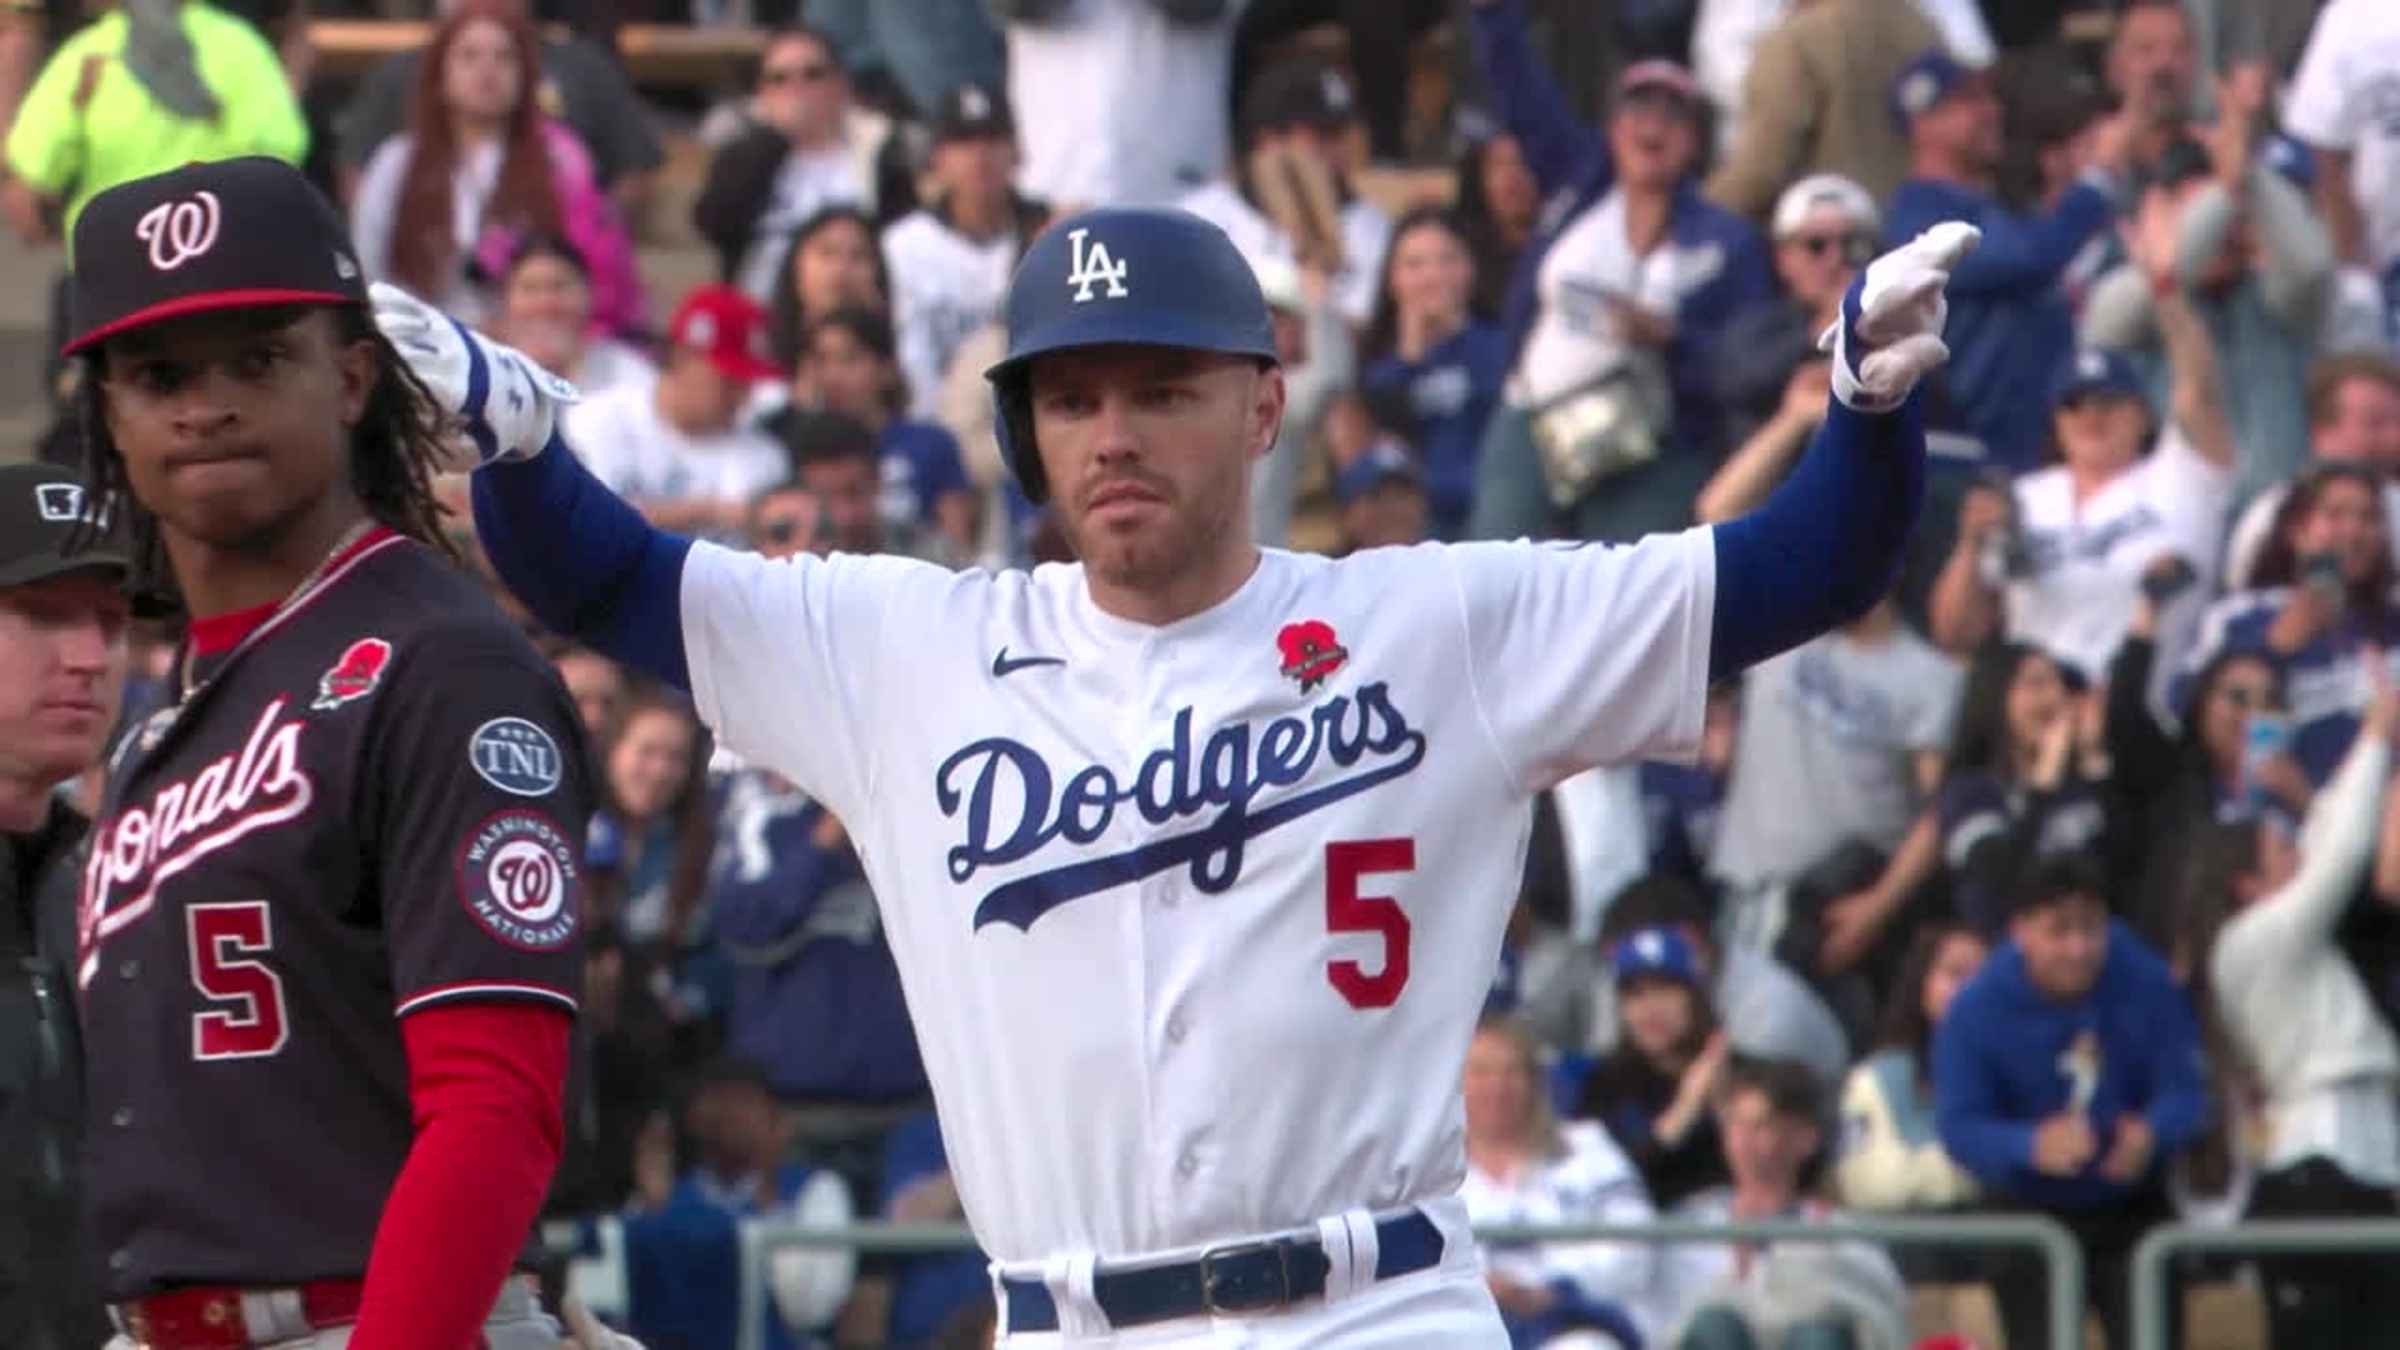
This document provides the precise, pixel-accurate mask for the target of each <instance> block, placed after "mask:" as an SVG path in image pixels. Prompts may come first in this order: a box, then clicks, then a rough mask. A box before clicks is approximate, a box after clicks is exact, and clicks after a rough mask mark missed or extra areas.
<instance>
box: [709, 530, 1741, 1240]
mask: <svg viewBox="0 0 2400 1350" xmlns="http://www.w3.org/2000/svg"><path fill="white" fill-rule="evenodd" d="M1715 578H1716V554H1715V549H1714V543H1713V541H1712V540H1711V538H1710V537H1709V535H1708V534H1707V533H1706V532H1705V531H1700V530H1694V531H1690V532H1686V533H1683V534H1679V535H1669V536H1662V537H1658V538H1653V539H1650V540H1646V541H1644V542H1643V543H1641V544H1639V545H1636V546H1633V547H1631V548H1609V547H1603V546H1597V545H1594V546H1584V547H1569V546H1560V545H1540V544H1530V543H1516V544H1467V545H1457V546H1443V545H1424V546H1420V547H1417V548H1412V549H1393V550H1377V551H1373V552H1368V553H1363V554H1359V555H1355V556H1352V557H1350V558H1347V559H1343V560H1340V561H1335V560H1330V559H1324V558H1316V557H1308V556H1303V555H1298V554H1290V553H1283V552H1280V551H1274V550H1269V551H1267V552H1266V553H1265V554H1264V555H1263V556H1262V560H1261V561H1260V563H1259V566H1258V568H1257V570H1256V571H1255V572H1254V573H1253V574H1252V575H1251V577H1250V578H1249V579H1248V580H1247V581H1246V582H1245V583H1244V584H1243V585H1242V587H1241V588H1240V589H1239V590H1238V591H1236V592H1235V593H1234V594H1233V595H1232V596H1230V597H1228V598H1227V599H1226V600H1224V601H1223V602H1221V603H1220V604H1218V605H1216V606H1215V607H1213V608H1211V609H1209V610H1207V611H1206V612H1204V613H1201V614H1197V615H1194V616H1192V617H1190V618H1187V619H1184V620H1181V621H1179V622H1176V623H1173V624H1169V625H1166V626H1164V627H1152V626H1148V625H1143V624H1138V623H1133V622H1128V621H1126V620H1123V619H1119V618H1116V617H1114V616H1112V615H1109V614H1107V613H1104V612H1102V611H1101V610H1100V609H1099V608H1097V607H1096V606H1095V605H1094V604H1093V603H1092V600H1091V598H1090V594H1089V592H1088V591H1087V589H1086V584H1085V579H1084V575H1083V571H1082V569H1081V568H1080V567H1079V566H1068V565H1051V566H1046V567H1042V568H1039V569H1037V570H1035V571H1033V572H1030V573H1025V572H1010V573H1001V574H996V575H995V574H991V573H985V572H979V571H977V572H963V573H954V572H948V571H944V570H942V569H940V568H937V567H934V566H930V565H927V564H924V563H919V562H914V561H910V560H907V559H900V558H891V557H873V558H859V557H847V556H837V557H834V558H832V559H829V560H828V559H817V558H808V557H803V558H797V559H793V560H789V561H784V562H768V561H765V560H763V559H760V558H757V557H755V556H752V555H747V554H737V553H733V552H730V551H728V550H725V549H721V548H717V547H715V546H712V545H708V544H700V545H696V546H695V547H694V548H693V550H692V552H691V554H690V557H689V559H688V560H687V562H686V563H685V565H684V571H683V582H682V604H683V635H684V641H685V646H686V652H687V656H688V659H689V664H690V671H691V684H692V691H693V694H694V696H695V698H696V700H697V702H698V706H699V710H700V713H701V716H702V717H703V718H704V719H705V720H706V721H707V722H708V724H709V725H710V726H712V727H713V728H715V729H716V731H717V733H718V735H719V736H720V737H722V738H723V740H724V742H725V744H726V745H727V746H729V747H730V748H731V749H732V750H733V751H734V752H735V753H737V754H739V755H740V756H741V757H742V758H743V759H744V760H746V761H748V762H750V763H753V764H756V765H759V766H761V767H764V768H768V769H772V770H774V771H776V772H778V773H780V774H782V775H784V776H785V777H787V778H789V779H791V780H792V781H793V782H794V783H796V784H798V785H799V786H800V787H802V788H803V789H805V790H806V791H808V792H810V793H812V794H814V795H815V796H817V797H819V798H820V799H821V800H823V801H824V802H825V803H826V804H827V806H828V807H829V808H830V809H831V810H833V811H834V812H835V814H836V815H838V816H839V817H840V818H841V819H842V820H843V821H844V822H845V823H846V824H847V825H848V826H849V828H850V833H851V836H852V838H853V839H854V840H855V841H856V843H857V846H858V849H859V854H860V857H861V859H862V860H863V862H864V864H865V867H866V871H867V876H868V879H869V880H870V881H871V882H872V883H873V886H874V889H875V894H876V896H877V899H878V901H879V903H880V904H881V905H882V907H883V916H884V925H885V928H886V931H887V932H888V934H889V936H890V939H891V944H892V950H893V952H894V954H895V955H896V956H897V958H898V961H899V967H900V976H901V982H902V984H903V986H904V988H905V989H906V992H907V995H908V1002H909V1008H910V1010H911V1013H912V1015H913V1016H914V1018H915V1021H916V1027H917V1035H918V1042H919V1045H920V1047H921V1048H922V1050H923V1051H924V1057H925V1067H926V1070H927V1072H928V1074H929V1075H930V1077H931V1079H932V1083H933V1089H934V1096H935V1099H936V1102H937V1104H938V1105H939V1107H940V1110H941V1120H942V1133H943V1138H944V1141H945V1142H946V1144H947V1145H948V1149H949V1156H950V1161H951V1167H952V1171H953V1172H954V1174H955V1175H956V1177H957V1180H958V1186H959V1193H960V1196H961V1198H962V1199H963V1200H964V1202H965V1206H966V1212H967V1216H968V1218H969V1219H970V1220H971V1221H972V1223H973V1224H974V1227H975V1230H976V1234H977V1236H978V1237H979V1238H981V1240H982V1242H983V1245H984V1247H985V1248H986V1249H987V1250H988V1251H989V1252H990V1253H991V1254H992V1255H993V1256H994V1257H995V1258H997V1259H999V1260H1001V1261H1003V1262H1025V1261H1035V1260H1041V1259H1044V1258H1048V1257H1051V1256H1077V1255H1092V1256H1097V1257H1101V1258H1118V1259H1122V1258H1126V1257H1131V1256H1137V1255H1145V1254H1159V1253H1165V1252H1170V1251H1175V1250H1178V1249H1185V1248H1193V1247H1196V1246H1198V1245H1201V1244H1204V1243H1208V1242H1212V1241H1219V1240H1227V1239H1232V1238H1238V1237H1243V1236H1248V1235H1256V1234H1264V1233H1272V1232H1280V1231H1285V1230H1289V1229H1292V1228H1295V1227H1299V1226H1302V1225H1306V1224H1312V1223H1314V1221H1315V1220H1316V1219H1317V1218H1319V1217H1320V1216H1327V1215H1333V1214H1338V1213H1343V1212H1345V1211H1350V1210H1355V1209H1360V1208H1368V1209H1384V1208H1390V1207H1394V1206H1399V1205H1404V1204H1409V1203H1414V1202H1419V1201H1426V1200H1432V1199H1435V1198H1440V1197H1449V1196H1451V1195H1452V1194H1453V1193H1454V1192H1456V1191H1457V1189H1458V1187H1459V1184H1460V1182H1461V1180H1462V1178H1463V1177H1464V1175H1465V1153H1464V1148H1463V1144H1462V1140H1463V1130H1464V1123H1463V1118H1462V1115H1461V1108H1460V1102H1459V1095H1458V1076H1459V1073H1460V1072H1461V1069H1462V1067H1463V1065H1464V1062H1465V1057H1466V1047H1467V1041H1468V1038H1469V1036H1470V1034H1471V1032H1472V1029H1473V1025H1474V1022H1475V1018H1476V1014H1477V1012H1478V1011H1479V1009H1480V1008H1481V1006H1482V1002H1483V998H1484V993H1485V991H1486V989H1487V988H1488V987H1489V985H1490V983H1491V979H1492V972H1493V970H1494V969H1495V968H1496V963H1497V961H1498V958H1499V950H1500V934H1501V929H1502V927H1503V925H1504V923H1505V921H1506V919H1507V916H1508V912H1509V909H1510V907H1511V905H1512V904H1513V902H1514V899H1515V895H1516V891H1517V886H1518V880H1519V876H1520V873H1521V869H1522V866H1523V862H1524V854H1525V845H1526V839H1527V836H1528V834H1529V832H1530V829H1531V823H1532V809H1531V800H1532V795H1533V794H1534V793H1535V792H1537V791H1539V790H1541V789H1542V788H1543V787H1544V786H1546V785H1547V784H1550V783H1552V782H1555V781H1557V780H1558V779H1559V778H1561V777H1563V776H1564V775H1567V774H1569V773H1572V772H1575V771H1577V770H1579V769H1582V768H1585V767H1587V766H1591V765H1596V764H1602V763H1611V762H1618V761H1623V760H1628V759H1635V758H1641V757H1654V756H1661V755H1678V754H1689V753H1690V752H1691V751H1692V749H1693V748H1694V747H1695V746H1696V745H1697V743H1698V740H1699V736H1700V722H1701V705H1702V698H1703V691H1704V688H1705V686H1706V684H1707V677H1708V635H1709V625H1710V619H1711V613H1712V606H1713V600H1714V588H1715ZM799 1030H801V1031H805V1028H801V1029H799ZM1451 1203H1454V1202H1451Z"/></svg>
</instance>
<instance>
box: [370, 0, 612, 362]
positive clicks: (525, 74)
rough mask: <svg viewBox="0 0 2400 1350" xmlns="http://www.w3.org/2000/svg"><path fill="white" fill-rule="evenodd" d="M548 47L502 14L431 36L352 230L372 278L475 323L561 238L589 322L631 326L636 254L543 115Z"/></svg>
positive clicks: (580, 152)
mask: <svg viewBox="0 0 2400 1350" xmlns="http://www.w3.org/2000/svg"><path fill="white" fill-rule="evenodd" d="M540 52H541V36H540V34H539V33H538V32H536V31H535V29H534V27H533V24H532V22H531V20H529V19H527V18H526V17H525V14H524V12H523V11H522V10H521V9H519V8H517V7H515V6H513V5H509V4H507V3H504V2H503V0H466V3H463V4H461V5H460V6H459V7H458V8H457V9H455V10H453V11H451V13H450V16H449V17H448V18H447V19H445V20H443V22H442V24H441V25H440V26H439V27H438V28H436V29H434V32H433V36H432V38H431V39H430V40H429V41H428V42H427V44H426V48H425V60H424V62H423V63H422V65H421V66H420V68H419V71H418V77H417V87H416V91H415V93H414V95H413V96H412V98H411V100H410V106H409V130H408V131H407V133H406V134H404V135H400V136H395V137H393V138H392V139H390V140H388V141H385V142H384V143H383V145H382V146H380V147H379V148H377V150H376V151H375V154H374V155H373V156H372V157H371V158H369V159H368V161H367V167H366V170H365V172H364V173H363V174H362V175H361V176H360V179H359V185H358V193H357V196H356V199H355V200H354V201H353V202H352V204H351V211H350V216H351V220H352V222H353V231H354V233H355V234H356V236H357V242H358V254H359V262H360V265H361V266H363V267H364V268H365V269H366V271H367V275H368V276H369V277H371V278H374V279H376V280H380V281H391V282H394V283H397V284H398V285H401V286H404V287H406V288H407V289H409V290H411V291H414V292H416V293H417V294H418V295H420V296H423V297H424V298H426V299H427V300H429V301H432V302H433V303H434V304H436V305H438V306H440V307H441V308H442V309H444V310H446V311H448V312H449V313H451V314H453V315H456V316H457V317H458V318H459V319H460V320H461V321H463V322H468V323H475V322H480V321H481V320H483V319H484V318H485V317H486V316H487V315H488V314H489V313H490V312H491V310H492V307H493V292H494V289H495V288H496V286H497V284H498V279H499V277H500V274H501V272H502V271H503V270H504V268H505V264H506V260H507V258H508V256H509V255H510V253H512V252H513V251H514V248H515V245H516V243H517V242H518V241H519V240H521V239H522V238H524V237H526V236H528V235H534V234H553V235H563V236H565V237H566V238H568V239H570V240H572V241H573V242H574V244H575V246H576V247H577V248H578V249H580V250H582V252H583V254H584V257H585V259H586V261H587V262H588V263H589V264H590V265H591V272H592V321H593V323H594V325H595V326H596V327H598V328H599V329H601V330H602V331H605V332H612V333H621V332H625V331H628V330H630V329H631V328H633V327H635V326H637V324H638V322H639V317H640V308H641V299H640V292H639V288H638V282H636V281H635V280H634V274H633V268H632V263H633V255H632V245H631V242H630V240H629V239H627V237H626V235H625V232H624V229H623V227H622V225H620V224H619V223H618V222H617V220H616V217H615V214H614V211H613V209H612V208H611V207H610V206H609V204H608V199H607V198H606V196H605V195H603V194H602V193H601V192H600V189H599V187H598V185H597V180H596V178H595V176H594V173H593V170H592V159H591V154H590V152H589V151H587V150H586V149H585V148H584V146H583V143H582V142H581V141H579V140H577V139H576V138H575V134H574V133H573V132H572V131H569V130H567V128H566V127H565V126H564V125H562V124H560V123H559V122H557V121H555V120H554V119H552V118H550V117H547V116H545V115H544V114H543V112H542V110H541V100H540V99H539V97H538V96H537V95H538V91H539V89H540V86H541V79H542V73H541V64H540Z"/></svg>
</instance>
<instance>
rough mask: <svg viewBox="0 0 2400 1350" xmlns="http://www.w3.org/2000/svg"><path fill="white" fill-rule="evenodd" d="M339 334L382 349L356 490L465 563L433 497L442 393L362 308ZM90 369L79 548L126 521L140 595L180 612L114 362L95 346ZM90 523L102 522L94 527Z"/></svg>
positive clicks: (274, 311) (274, 320) (355, 451)
mask: <svg viewBox="0 0 2400 1350" xmlns="http://www.w3.org/2000/svg"><path fill="white" fill-rule="evenodd" d="M254 312H255V313H256V314H257V316H258V323H259V325H260V326H261V327H262V328H281V327H284V326H286V325H288V324H290V323H293V322H295V321H296V320H298V319H299V318H301V317H302V316H303V315H305V314H306V313H307V312H308V309H307V307H303V306H274V307H269V308H261V309H259V310H257V311H254ZM331 312H332V314H333V322H334V329H335V336H336V338H337V340H338V341H340V342H341V343H342V344H343V345H345V346H347V345H348V344H350V343H353V342H364V343H367V344H368V345H370V346H372V347H373V348H374V349H375V383H374V386H373V387H372V388H370V389H369V390H368V391H367V402H366V407H365V408H364V409H363V410H362V411H361V412H360V414H359V419H358V425H357V426H355V427H352V428H351V429H350V487H351V490H352V491H354V492H356V493H357V494H358V499H359V502H360V504H361V505H363V506H365V507H366V510H367V514H368V515H369V516H371V517H373V518H374V519H375V520H376V521H377V522H378V523H379V524H382V525H385V526H388V527H390V528H391V529H392V530H394V531H396V532H398V533H400V534H404V535H407V536H408V537H409V538H411V539H414V540H416V541H417V542H418V543H420V544H424V545H426V546H428V547H430V548H434V549H437V550H439V551H440V552H441V553H442V554H443V556H445V557H447V558H449V559H450V560H451V561H452V562H461V563H463V561H464V560H463V559H462V558H460V556H459V553H458V549H457V547H456V546H455V545H453V544H452V543H451V541H450V537H449V535H448V533H447V532H445V531H444V530H443V528H442V518H443V517H444V516H445V515H448V514H449V508H447V507H445V506H443V505H442V504H441V502H440V501H439V500H438V499H437V498H436V497H435V496H434V492H433V479H434V476H435V475H436V474H437V473H439V472H441V470H442V467H443V465H444V464H445V462H446V461H447V460H448V459H449V457H450V456H449V451H448V449H447V447H446V443H445V440H444V433H445V430H446V426H447V420H446V418H445V417H444V415H443V413H442V411H441V405H440V404H439V403H438V402H436V401H435V399H434V396H433V392H432V391H431V390H429V389H427V388H426V387H425V382H424V381H422V380H420V379H418V378H417V373H416V372H415V371H414V370H411V369H409V366H408V362H406V361H404V360H402V359H401V357H400V353H399V352H398V351H397V350H396V349H395V348H393V346H392V344H391V341H390V339H388V338H386V337H384V335H383V330H381V329H379V328H377V327H376V326H375V321H374V319H373V317H372V316H370V315H369V314H368V312H367V310H366V307H365V306H363V305H341V306H336V307H334V308H333V309H332V311H331ZM84 359H85V361H86V362H88V368H87V369H86V370H85V371H84V378H83V379H82V380H81V381H79V382H78V387H77V389H76V391H75V419H76V425H77V427H78V429H79V430H80V432H81V435H82V440H83V459H84V480H85V481H86V482H87V483H89V484H90V485H91V492H92V495H93V498H94V500H95V501H96V502H97V503H98V505H97V508H96V509H95V510H93V511H91V512H90V513H88V514H87V516H86V518H85V519H86V522H87V523H86V524H85V525H82V526H78V530H79V532H80V537H79V538H78V539H77V540H76V542H75V547H89V546H91V545H93V544H96V543H98V541H99V539H100V537H101V535H102V534H103V533H104V532H105V531H106V529H107V523H108V522H112V521H117V520H120V519H121V520H122V521H123V525H124V533H123V536H122V538H123V541H124V546H125V549H126V552H127V555H128V557H129V560H130V561H131V562H132V564H133V575H132V577H131V579H130V580H131V584H132V589H133V593H134V594H135V595H137V596H140V597H142V598H144V599H145V600H146V601H148V602H149V603H150V604H151V605H152V606H154V607H155V610H156V612H159V613H180V612H181V611H182V608H183V604H182V595H181V592H180V591H178V590H177V588H176V585H175V573H174V569H173V568H171V567H170V566H169V565H168V562H167V551H166V545H165V543H164V542H163V541H162V540H161V538H160V536H159V530H158V517H157V516H155V515H153V514H151V513H150V512H149V511H147V510H144V509H143V508H142V505H141V503H140V502H138V501H136V500H135V499H134V496H133V488H132V482H131V480H130V479H129V478H128V477H127V476H126V472H125V457H124V456H123V455H122V454H120V453H119V452H118V450H117V444H116V441H115V439H114V438H112V437H111V436H110V435H109V432H108V418H107V416H106V411H105V409H104V408H103V406H102V403H101V400H102V399H103V398H105V397H106V395H105V394H104V393H103V392H102V390H101V384H102V380H101V378H100V377H101V376H102V374H104V373H105V370H106V365H105V362H106V359H107V358H106V356H105V355H104V354H103V352H102V351H101V350H100V349H98V348H95V349H93V351H92V352H91V353H90V354H89V355H88V356H86V357H85V358H84ZM91 522H99V524H97V525H95V524H92V523H91Z"/></svg>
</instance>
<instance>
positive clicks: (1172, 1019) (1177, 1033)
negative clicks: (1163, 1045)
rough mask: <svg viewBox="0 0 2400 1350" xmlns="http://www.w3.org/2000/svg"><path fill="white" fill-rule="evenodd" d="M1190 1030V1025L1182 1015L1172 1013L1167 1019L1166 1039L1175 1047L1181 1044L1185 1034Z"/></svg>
mask: <svg viewBox="0 0 2400 1350" xmlns="http://www.w3.org/2000/svg"><path fill="white" fill-rule="evenodd" d="M1191 1029H1192V1028H1191V1024H1190V1023H1189V1022H1186V1021H1185V1020H1184V1018H1183V1014H1182V1013H1172V1014H1170V1015H1169V1016H1168V1017H1167V1039H1168V1040H1169V1041H1170V1042H1172V1043H1174V1044H1176V1045H1181V1044H1183V1038H1184V1035H1185V1033H1187V1032H1189V1031H1190V1030H1191Z"/></svg>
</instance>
